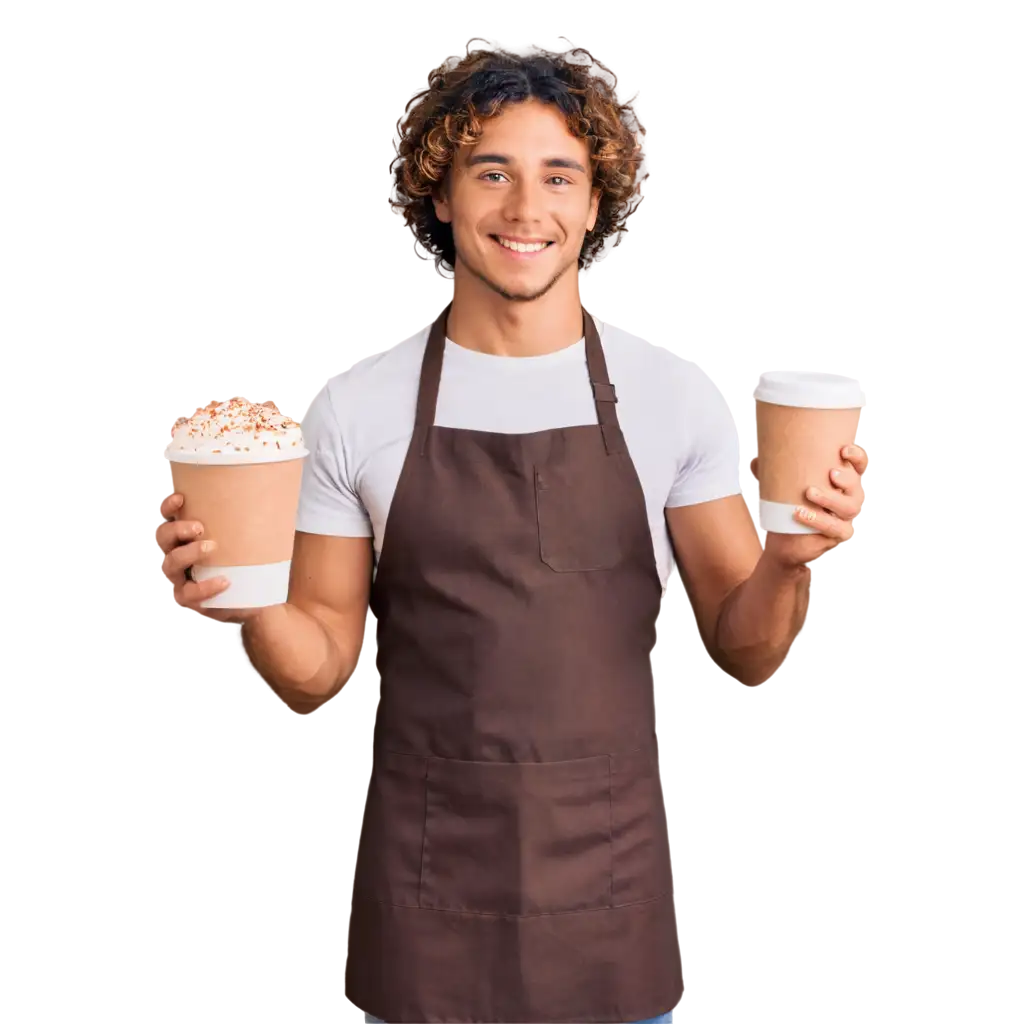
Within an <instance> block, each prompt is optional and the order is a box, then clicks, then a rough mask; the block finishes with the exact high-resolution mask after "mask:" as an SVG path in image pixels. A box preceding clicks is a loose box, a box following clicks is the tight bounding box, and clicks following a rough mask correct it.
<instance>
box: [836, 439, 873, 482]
mask: <svg viewBox="0 0 1024 1024" xmlns="http://www.w3.org/2000/svg"><path fill="white" fill-rule="evenodd" d="M839 457H840V458H841V459H845V460H846V461H845V462H844V463H843V466H844V467H845V468H847V469H852V470H854V472H856V473H857V475H858V476H863V475H864V473H865V471H866V470H867V468H868V453H867V452H866V451H864V449H863V448H861V447H860V446H859V445H855V444H848V445H847V446H846V447H845V448H843V450H842V451H841V452H840V453H839Z"/></svg>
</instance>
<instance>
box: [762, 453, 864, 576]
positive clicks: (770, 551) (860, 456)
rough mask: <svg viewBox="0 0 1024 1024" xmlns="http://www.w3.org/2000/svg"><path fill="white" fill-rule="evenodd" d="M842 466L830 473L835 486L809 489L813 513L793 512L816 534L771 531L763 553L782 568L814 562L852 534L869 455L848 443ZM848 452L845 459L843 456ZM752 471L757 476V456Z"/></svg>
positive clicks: (810, 511) (862, 501)
mask: <svg viewBox="0 0 1024 1024" xmlns="http://www.w3.org/2000/svg"><path fill="white" fill-rule="evenodd" d="M838 454H839V465H838V466H837V467H836V468H834V469H832V470H831V471H830V473H829V479H830V480H831V481H832V489H831V490H830V491H829V492H828V493H827V494H824V493H822V492H821V491H818V490H816V489H815V488H814V487H809V488H808V489H807V492H806V494H807V505H806V506H803V507H804V508H805V509H806V511H807V512H808V513H809V514H810V516H809V518H808V517H803V516H801V515H800V514H799V510H798V511H797V512H794V513H793V518H794V519H796V521H797V522H800V523H804V524H805V525H807V526H812V527H814V529H815V531H816V532H815V533H768V535H767V536H766V537H765V542H764V553H765V556H766V557H768V558H773V559H775V560H776V561H777V562H778V564H779V565H780V566H781V567H783V568H787V569H789V568H794V567H796V566H800V565H806V564H807V563H808V562H813V561H814V559H816V558H817V557H818V556H819V555H823V554H824V553H825V552H826V551H829V550H831V549H832V548H834V547H835V546H836V545H837V544H841V543H842V542H843V541H844V540H849V539H850V538H851V537H852V536H853V522H852V520H853V518H854V516H857V515H859V514H860V510H861V507H862V506H863V504H864V487H863V486H862V484H861V477H862V476H863V475H864V471H865V470H866V469H867V468H868V455H867V452H866V451H864V449H863V448H860V447H858V446H857V445H855V444H853V445H848V446H847V447H845V448H843V449H842V451H840V452H839V453H838ZM844 454H845V458H844ZM750 471H751V472H752V473H753V474H754V476H755V477H757V459H754V460H753V461H752V462H751V463H750Z"/></svg>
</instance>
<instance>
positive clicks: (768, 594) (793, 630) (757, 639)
mask: <svg viewBox="0 0 1024 1024" xmlns="http://www.w3.org/2000/svg"><path fill="white" fill-rule="evenodd" d="M810 587H811V570H810V569H809V568H807V566H806V565H801V566H797V567H795V568H791V569H783V568H781V567H779V565H778V564H777V563H776V562H775V561H773V560H772V559H771V558H767V557H765V556H764V555H762V556H761V558H760V560H759V561H758V563H757V566H756V567H755V568H754V571H753V573H752V574H751V575H750V577H749V578H748V579H746V580H744V581H743V582H742V583H741V584H740V585H739V586H738V587H736V588H734V589H733V590H732V591H730V593H729V595H728V596H727V597H726V599H725V601H724V602H723V604H722V608H721V610H720V611H719V615H718V623H717V627H716V630H715V648H716V654H717V657H716V658H715V660H716V662H717V663H718V664H719V665H720V666H721V668H722V669H723V670H724V671H726V672H728V673H729V675H731V676H733V677H734V678H735V679H738V680H739V681H740V682H741V683H744V684H746V685H747V686H757V685H758V684H760V683H763V682H764V681H765V680H766V679H768V678H769V677H770V676H771V675H772V674H773V673H774V672H775V670H776V669H777V668H778V667H779V666H780V665H781V664H782V662H783V661H784V660H785V658H786V655H787V654H788V653H789V648H790V646H791V645H792V643H793V641H794V640H795V639H796V635H797V633H799V632H800V629H801V627H802V626H803V624H804V619H805V618H806V617H807V605H808V601H809V600H810Z"/></svg>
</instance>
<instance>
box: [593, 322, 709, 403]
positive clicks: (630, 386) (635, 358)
mask: <svg viewBox="0 0 1024 1024" xmlns="http://www.w3.org/2000/svg"><path fill="white" fill-rule="evenodd" d="M601 343H602V345H603V347H604V349H605V353H606V356H607V360H608V371H609V376H610V377H611V379H612V381H613V383H615V385H616V390H617V391H622V392H623V393H624V397H629V398H632V395H633V394H634V393H639V392H641V391H642V392H643V394H644V396H645V399H646V400H647V401H652V402H654V403H657V404H659V405H660V404H661V402H666V403H670V405H671V407H672V408H673V409H674V410H676V411H678V412H679V413H685V414H686V415H688V416H690V417H692V416H693V415H694V414H698V415H699V412H700V410H701V409H709V410H710V409H713V410H714V411H716V412H717V411H719V409H720V406H721V405H723V404H724V403H725V398H724V396H723V395H722V393H721V391H720V390H719V388H718V387H717V385H716V384H715V383H714V381H713V380H712V379H711V378H710V377H709V376H708V374H707V373H706V372H705V371H704V369H703V368H702V367H701V366H700V365H699V364H698V363H696V362H695V361H694V360H692V359H687V358H686V357H685V356H681V355H679V354H678V353H677V352H674V351H673V350H672V349H670V348H667V347H666V346H665V345H662V344H658V343H656V342H653V341H649V340H648V339H646V338H642V337H640V336H639V335H637V334H633V333H632V332H630V331H627V330H625V329H623V328H621V327H618V326H616V325H614V324H610V323H607V322H604V323H603V324H602V328H601ZM620 381H621V385H620V383H619V382H620Z"/></svg>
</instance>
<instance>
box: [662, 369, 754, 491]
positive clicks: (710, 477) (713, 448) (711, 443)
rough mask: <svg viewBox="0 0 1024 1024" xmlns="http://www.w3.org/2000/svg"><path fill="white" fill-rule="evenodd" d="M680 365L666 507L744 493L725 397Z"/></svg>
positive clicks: (708, 380)
mask: <svg viewBox="0 0 1024 1024" xmlns="http://www.w3.org/2000/svg"><path fill="white" fill-rule="evenodd" d="M685 370H686V372H685V374H684V375H683V380H682V383H681V387H680V392H681V394H680V405H679V406H678V408H679V409H680V410H681V413H682V420H681V424H680V437H679V441H678V445H679V462H678V468H677V470H676V479H675V483H674V484H673V486H672V490H671V491H670V492H669V496H668V500H667V501H666V502H665V507H666V508H676V507H678V506H680V505H696V504H698V503H699V502H702V501H714V500H715V499H716V498H725V497H727V496H728V495H730V494H742V493H743V491H742V488H741V487H740V473H739V467H740V440H739V434H738V432H737V430H736V421H735V420H734V419H733V415H732V412H731V410H730V409H729V406H728V403H727V402H726V401H725V396H724V395H723V394H722V392H721V391H719V390H718V388H717V387H716V386H715V383H714V382H713V381H712V380H711V378H710V377H709V376H708V375H707V374H706V373H705V372H704V371H703V370H702V369H701V368H700V367H699V366H697V365H696V364H695V363H689V362H688V363H686V364H685Z"/></svg>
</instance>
